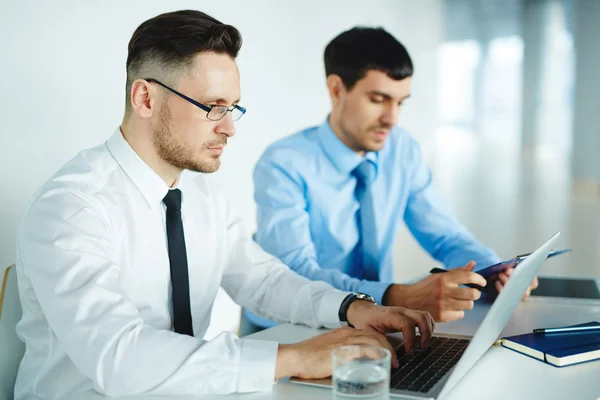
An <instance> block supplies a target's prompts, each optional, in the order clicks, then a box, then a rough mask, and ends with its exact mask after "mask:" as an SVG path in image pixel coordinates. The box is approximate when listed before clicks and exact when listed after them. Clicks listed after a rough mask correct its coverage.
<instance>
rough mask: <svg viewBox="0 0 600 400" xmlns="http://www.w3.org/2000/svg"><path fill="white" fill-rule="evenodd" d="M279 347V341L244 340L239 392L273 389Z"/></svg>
mask: <svg viewBox="0 0 600 400" xmlns="http://www.w3.org/2000/svg"><path fill="white" fill-rule="evenodd" d="M278 348H279V343H277V342H270V341H266V340H253V339H245V340H243V341H242V350H241V353H240V371H239V378H238V386H237V392H240V393H248V392H266V391H270V390H271V389H272V387H273V384H274V383H275V380H274V377H275V366H276V361H277V350H278Z"/></svg>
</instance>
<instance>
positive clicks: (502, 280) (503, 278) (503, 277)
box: [498, 273, 508, 286]
mask: <svg viewBox="0 0 600 400" xmlns="http://www.w3.org/2000/svg"><path fill="white" fill-rule="evenodd" d="M498 281H499V282H500V283H502V286H504V285H506V282H508V275H506V274H504V273H499V274H498Z"/></svg>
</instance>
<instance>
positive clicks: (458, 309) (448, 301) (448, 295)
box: [383, 261, 487, 322]
mask: <svg viewBox="0 0 600 400" xmlns="http://www.w3.org/2000/svg"><path fill="white" fill-rule="evenodd" d="M474 268H475V262H473V261H471V262H469V263H468V264H467V265H465V266H464V267H461V268H455V269H452V270H450V271H448V272H447V273H444V274H432V275H429V276H427V277H425V278H424V279H422V280H420V281H419V282H417V283H414V284H411V285H400V284H394V285H392V286H390V288H389V289H388V290H387V291H386V293H385V295H384V297H383V304H386V305H400V306H404V307H408V308H411V309H416V310H424V311H428V312H429V313H430V314H431V315H432V316H433V318H434V319H435V321H436V322H449V321H454V320H457V319H461V318H463V317H464V315H465V313H464V311H465V310H471V309H472V308H473V306H474V302H475V300H477V299H479V297H481V292H480V291H479V290H477V289H471V288H463V287H460V285H466V284H469V283H474V284H476V285H479V286H482V287H483V286H486V283H487V282H486V280H485V278H483V277H482V276H481V275H479V274H477V273H475V272H473V269H474Z"/></svg>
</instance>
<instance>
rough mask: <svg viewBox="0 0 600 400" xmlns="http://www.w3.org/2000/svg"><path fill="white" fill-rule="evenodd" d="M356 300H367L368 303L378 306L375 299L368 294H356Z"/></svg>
mask: <svg viewBox="0 0 600 400" xmlns="http://www.w3.org/2000/svg"><path fill="white" fill-rule="evenodd" d="M356 298H357V299H360V300H367V301H370V302H371V303H375V304H377V302H376V301H375V299H374V298H373V297H371V296H369V295H368V294H366V293H356Z"/></svg>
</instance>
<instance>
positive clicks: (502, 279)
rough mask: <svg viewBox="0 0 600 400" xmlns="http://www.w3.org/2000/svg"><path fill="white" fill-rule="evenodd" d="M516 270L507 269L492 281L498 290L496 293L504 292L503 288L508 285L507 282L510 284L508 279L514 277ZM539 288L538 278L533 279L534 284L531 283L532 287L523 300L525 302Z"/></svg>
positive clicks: (528, 289) (530, 286)
mask: <svg viewBox="0 0 600 400" xmlns="http://www.w3.org/2000/svg"><path fill="white" fill-rule="evenodd" d="M514 270H515V269H514V268H507V269H505V270H504V271H502V272H499V273H498V274H497V275H496V277H495V278H492V280H493V282H494V288H495V289H496V291H497V292H498V293H500V292H501V291H502V288H503V287H504V285H506V282H508V278H510V276H511V275H512V273H513V272H514ZM538 286H539V282H538V278H537V276H536V277H535V278H533V282H531V285H529V287H528V288H527V291H526V292H525V295H524V296H523V300H525V299H526V298H528V297H529V296H531V291H532V290H535V289H537V287H538Z"/></svg>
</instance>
